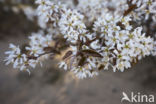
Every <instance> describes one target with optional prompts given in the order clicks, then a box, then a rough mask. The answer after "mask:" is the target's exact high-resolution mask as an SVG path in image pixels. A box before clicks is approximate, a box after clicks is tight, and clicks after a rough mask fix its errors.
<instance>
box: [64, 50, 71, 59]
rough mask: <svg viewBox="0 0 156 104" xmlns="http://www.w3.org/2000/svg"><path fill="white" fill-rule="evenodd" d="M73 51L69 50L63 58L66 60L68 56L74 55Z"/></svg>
mask: <svg viewBox="0 0 156 104" xmlns="http://www.w3.org/2000/svg"><path fill="white" fill-rule="evenodd" d="M72 53H73V52H72V51H67V52H66V54H65V55H64V56H63V58H62V59H63V60H64V59H66V58H68V57H69V56H71V55H72Z"/></svg>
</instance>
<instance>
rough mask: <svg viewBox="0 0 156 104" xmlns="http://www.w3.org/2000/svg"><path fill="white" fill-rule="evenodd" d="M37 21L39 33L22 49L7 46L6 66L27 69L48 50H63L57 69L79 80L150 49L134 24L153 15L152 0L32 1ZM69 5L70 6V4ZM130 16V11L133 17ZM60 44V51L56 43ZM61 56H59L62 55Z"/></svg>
mask: <svg viewBox="0 0 156 104" xmlns="http://www.w3.org/2000/svg"><path fill="white" fill-rule="evenodd" d="M36 3H37V4H38V5H39V6H38V8H37V14H38V24H39V25H40V27H41V28H42V29H43V30H44V31H45V32H46V33H48V34H52V35H44V32H39V33H33V34H32V36H30V37H29V39H30V42H29V45H28V46H26V47H25V51H24V52H23V51H21V50H20V49H19V47H16V46H14V45H13V44H11V45H10V48H11V49H12V50H11V51H8V52H6V54H8V55H9V56H8V57H6V60H5V61H7V64H9V63H13V66H14V68H20V69H21V70H28V71H29V67H32V68H34V67H35V66H36V65H37V64H38V63H42V61H43V60H44V59H47V58H48V57H49V55H50V54H53V55H55V54H61V53H62V54H63V57H62V59H61V62H60V63H59V67H60V68H63V69H64V70H70V71H72V72H73V73H75V74H76V76H77V77H78V78H80V79H82V78H86V77H93V76H96V75H98V72H99V71H100V70H108V69H111V68H112V69H113V71H114V72H115V71H117V70H120V71H122V72H123V71H124V70H125V69H127V68H130V67H131V66H132V64H134V63H136V62H137V61H138V60H140V59H142V58H143V57H145V56H148V55H150V54H151V53H152V52H153V51H154V39H153V38H151V37H149V36H148V37H147V36H146V34H145V33H143V32H144V29H143V28H142V27H141V26H139V27H137V25H135V22H136V20H137V18H136V17H137V16H138V17H139V18H142V16H145V21H146V20H147V19H148V18H149V17H150V14H146V12H145V11H146V10H148V11H150V12H149V13H151V15H152V16H154V14H155V11H154V9H155V2H154V1H152V0H142V1H140V0H127V1H126V0H77V3H76V4H74V3H73V5H72V4H70V5H69V4H66V5H62V4H61V3H60V2H59V3H56V2H52V1H50V0H36ZM71 5H72V6H71ZM134 14H135V15H134ZM64 45H65V47H64V48H65V49H66V52H61V51H64V48H63V50H62V47H63V46H64ZM62 54H61V55H62Z"/></svg>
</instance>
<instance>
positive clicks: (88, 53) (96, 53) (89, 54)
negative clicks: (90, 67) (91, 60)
mask: <svg viewBox="0 0 156 104" xmlns="http://www.w3.org/2000/svg"><path fill="white" fill-rule="evenodd" d="M82 53H83V54H84V55H88V56H93V57H101V58H102V55H101V54H99V53H98V52H96V51H94V50H90V49H86V50H82Z"/></svg>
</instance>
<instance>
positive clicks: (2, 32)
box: [0, 0, 156, 104]
mask: <svg viewBox="0 0 156 104" xmlns="http://www.w3.org/2000/svg"><path fill="white" fill-rule="evenodd" d="M4 1H5V0H0V104H121V98H122V92H126V93H127V94H130V93H131V92H135V93H138V92H140V93H142V94H147V95H148V94H154V95H155V97H156V58H154V57H152V56H149V57H146V58H144V59H143V60H141V61H140V62H139V63H137V64H136V65H134V66H133V68H131V69H127V70H125V71H124V72H123V73H122V72H116V73H113V71H112V70H109V71H102V72H101V73H100V74H99V76H97V77H94V78H87V79H83V80H78V79H77V78H75V77H74V76H73V74H72V73H70V72H65V71H63V70H61V69H58V68H57V60H47V61H46V62H45V63H44V66H43V67H37V68H36V69H34V70H32V72H31V74H30V75H29V74H28V73H27V72H20V71H19V70H14V69H13V68H12V66H11V65H10V66H5V63H4V61H3V60H4V58H5V55H4V52H5V51H7V50H8V46H9V43H14V44H15V45H18V44H19V45H21V46H22V45H24V44H26V43H27V42H28V39H27V37H28V36H29V35H30V34H31V33H32V32H36V31H37V30H38V29H39V27H38V26H37V25H36V24H35V23H34V22H33V21H31V19H28V17H27V16H26V15H25V14H24V13H23V11H22V10H21V9H19V10H18V9H17V8H16V7H17V6H19V5H20V4H22V5H33V4H34V3H33V0H6V1H5V3H4ZM124 104H128V102H124ZM142 104H144V103H142ZM145 104H148V103H145Z"/></svg>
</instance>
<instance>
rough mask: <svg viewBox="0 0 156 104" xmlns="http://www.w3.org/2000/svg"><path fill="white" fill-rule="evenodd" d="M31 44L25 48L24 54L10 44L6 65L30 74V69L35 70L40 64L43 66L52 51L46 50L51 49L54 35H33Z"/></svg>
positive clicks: (40, 33)
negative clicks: (11, 65) (11, 64)
mask: <svg viewBox="0 0 156 104" xmlns="http://www.w3.org/2000/svg"><path fill="white" fill-rule="evenodd" d="M29 39H30V42H29V45H28V46H27V47H25V49H24V52H23V50H21V49H20V48H19V46H15V45H14V44H10V46H9V48H10V49H11V50H10V51H7V52H5V54H8V57H6V59H5V61H6V64H7V65H8V64H10V63H13V67H14V68H17V69H20V70H21V71H23V70H26V71H28V72H29V73H30V70H29V68H35V67H36V65H37V64H38V63H40V64H41V65H42V61H43V60H44V59H47V58H48V55H49V53H50V54H52V52H51V51H49V52H48V51H46V50H45V48H48V47H51V44H52V35H46V36H44V35H43V32H41V31H40V32H39V33H32V36H30V37H29Z"/></svg>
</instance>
